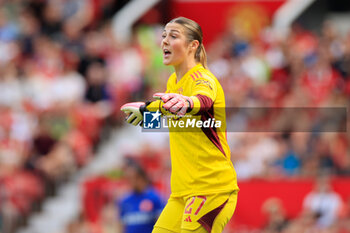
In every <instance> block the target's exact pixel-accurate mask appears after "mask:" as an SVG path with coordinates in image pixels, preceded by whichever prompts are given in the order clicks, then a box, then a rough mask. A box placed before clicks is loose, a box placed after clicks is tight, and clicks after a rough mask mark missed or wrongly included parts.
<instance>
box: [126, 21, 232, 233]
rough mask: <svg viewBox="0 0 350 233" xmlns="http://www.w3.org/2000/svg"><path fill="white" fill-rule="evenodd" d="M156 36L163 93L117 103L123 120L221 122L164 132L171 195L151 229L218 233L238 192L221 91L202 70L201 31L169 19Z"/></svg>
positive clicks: (204, 67)
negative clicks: (153, 115) (165, 73)
mask: <svg viewBox="0 0 350 233" xmlns="http://www.w3.org/2000/svg"><path fill="white" fill-rule="evenodd" d="M162 37H163V40H162V42H161V47H162V50H163V63H164V64H165V65H171V66H173V67H174V69H175V72H174V73H173V74H172V75H171V76H170V78H169V80H168V83H167V90H166V92H165V93H156V94H155V95H154V97H155V98H156V99H157V100H155V101H153V102H151V103H149V102H148V103H147V104H145V103H143V102H136V103H128V104H125V105H123V106H122V108H121V110H122V111H124V112H125V113H127V114H129V116H128V118H127V122H129V123H131V124H134V125H138V124H139V123H140V122H142V120H143V118H142V113H143V112H144V111H156V110H159V111H162V112H163V113H165V111H166V112H167V113H171V114H173V116H178V117H180V120H186V119H187V120H188V119H189V120H191V119H195V120H196V121H202V122H205V121H207V120H215V121H220V122H221V126H220V127H219V128H215V127H210V126H212V125H210V126H209V127H204V124H196V125H195V126H199V130H197V131H196V130H192V129H191V130H188V132H184V130H170V134H169V139H170V152H171V165H172V174H171V195H170V198H169V200H168V203H167V205H166V206H165V208H164V210H163V212H162V213H161V215H160V216H159V219H158V221H157V222H156V224H155V226H154V229H153V233H173V232H178V233H180V232H181V233H190V232H191V233H207V232H209V233H210V232H211V233H219V232H222V231H223V229H224V226H225V225H226V224H227V222H228V221H229V220H230V218H231V217H232V215H233V212H234V210H235V207H236V202H237V193H238V190H239V189H238V186H237V180H236V173H235V171H234V168H233V165H232V163H231V160H230V149H229V147H228V144H227V138H226V123H225V118H226V116H225V97H224V92H223V89H222V87H221V85H220V83H219V82H218V80H217V79H216V78H215V76H214V75H213V74H212V73H211V72H210V71H209V70H208V69H207V65H206V53H205V49H204V46H203V35H202V30H201V27H200V26H199V25H198V24H197V23H196V22H194V21H192V20H190V19H187V18H184V17H179V18H175V19H173V20H171V21H170V22H169V23H168V24H167V25H166V26H165V28H164V31H163V35H162ZM185 115H186V116H185ZM183 116H185V117H183ZM174 120H176V119H174ZM177 120H179V118H177ZM184 126H186V125H185V124H184ZM192 126H193V125H192ZM207 126H208V125H207Z"/></svg>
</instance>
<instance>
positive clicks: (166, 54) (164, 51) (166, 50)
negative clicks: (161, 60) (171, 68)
mask: <svg viewBox="0 0 350 233" xmlns="http://www.w3.org/2000/svg"><path fill="white" fill-rule="evenodd" d="M163 54H164V56H169V55H170V54H171V52H170V51H169V50H168V49H164V50H163Z"/></svg>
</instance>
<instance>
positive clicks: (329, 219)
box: [303, 177, 342, 228]
mask: <svg viewBox="0 0 350 233" xmlns="http://www.w3.org/2000/svg"><path fill="white" fill-rule="evenodd" d="M341 207H342V200H341V197H340V196H339V194H337V193H336V192H334V191H333V190H332V187H331V185H330V183H329V179H328V177H321V178H319V180H317V182H316V184H315V187H314V190H313V191H311V192H310V193H309V194H308V195H307V196H306V197H305V199H304V202H303V208H304V210H305V211H309V212H311V213H312V214H313V215H314V216H315V217H316V218H317V221H316V224H317V226H318V227H320V228H327V227H330V226H332V224H334V223H335V222H336V221H337V219H338V216H339V214H340V211H341Z"/></svg>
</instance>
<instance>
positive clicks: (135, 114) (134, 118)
mask: <svg viewBox="0 0 350 233" xmlns="http://www.w3.org/2000/svg"><path fill="white" fill-rule="evenodd" d="M144 106H146V104H145V103H144V102H132V103H127V104H124V105H123V106H122V107H121V108H120V110H122V111H123V112H125V113H126V114H129V115H128V116H127V118H126V122H128V123H129V124H132V125H135V126H136V125H139V124H140V123H141V124H142V121H143V111H142V108H143V107H144Z"/></svg>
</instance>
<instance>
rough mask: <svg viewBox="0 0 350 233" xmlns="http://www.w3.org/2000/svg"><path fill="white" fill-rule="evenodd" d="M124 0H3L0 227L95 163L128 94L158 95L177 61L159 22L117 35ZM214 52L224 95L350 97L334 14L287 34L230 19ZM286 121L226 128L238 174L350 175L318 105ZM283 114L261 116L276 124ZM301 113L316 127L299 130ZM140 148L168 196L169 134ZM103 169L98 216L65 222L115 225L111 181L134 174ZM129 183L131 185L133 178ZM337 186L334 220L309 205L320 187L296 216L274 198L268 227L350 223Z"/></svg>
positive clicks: (244, 103)
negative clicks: (127, 37)
mask: <svg viewBox="0 0 350 233" xmlns="http://www.w3.org/2000/svg"><path fill="white" fill-rule="evenodd" d="M116 2H119V4H121V3H120V2H122V1H109V0H106V1H83V0H81V1H64V0H61V1H36V0H31V1H24V0H23V1H22V0H16V1H1V3H0V6H1V8H0V53H1V57H0V232H2V233H10V232H14V230H15V229H16V228H18V226H21V225H23V224H25V221H26V219H27V217H28V216H30V214H31V213H32V212H33V211H37V210H39V209H40V206H41V203H42V202H43V200H45V198H46V197H48V196H50V195H54V194H55V190H56V189H57V188H58V187H59V185H60V183H62V182H65V181H66V180H67V179H69V177H70V176H71V175H72V174H74V173H75V172H76V171H77V170H78V169H79V168H81V167H83V166H84V165H85V164H86V163H88V162H89V160H90V159H91V158H92V157H93V156H94V151H95V149H96V147H97V146H98V143H99V142H100V141H101V140H103V139H104V138H105V136H106V134H108V133H106V131H107V130H106V129H109V128H110V127H111V126H113V127H116V128H118V127H121V126H120V125H121V124H120V123H121V122H122V121H123V116H122V115H121V113H120V112H119V107H120V106H121V104H123V103H125V102H128V101H136V100H138V101H139V100H145V99H150V97H151V96H152V94H153V93H154V92H159V91H163V90H165V83H166V81H167V78H168V76H169V74H170V72H171V70H169V68H167V67H164V66H163V65H162V53H161V51H160V49H159V43H160V39H161V36H160V33H161V30H162V27H161V26H160V25H148V26H145V25H143V26H142V25H140V26H138V27H137V28H135V30H134V34H133V39H132V41H130V42H129V43H128V44H121V43H119V42H118V41H117V40H116V39H115V38H114V36H113V33H112V27H111V22H110V18H111V17H112V16H113V14H114V13H115V12H116V11H117V10H118V9H119V8H120V7H121V5H118V4H116ZM202 27H205V25H202ZM207 52H208V58H209V69H210V70H211V71H212V72H213V73H214V74H215V75H216V76H217V77H218V78H219V80H220V82H221V85H222V86H223V88H224V90H225V93H226V98H227V99H226V105H227V106H230V107H259V106H265V107H300V106H303V107H334V106H337V107H349V97H350V96H349V95H350V32H349V33H348V34H347V35H341V34H338V33H337V31H336V30H335V28H334V27H333V26H332V24H331V23H329V22H325V23H324V26H323V28H322V30H321V32H320V33H318V34H317V33H314V32H311V31H307V30H304V29H303V28H302V26H300V25H297V24H295V25H293V27H292V28H291V31H290V34H289V35H288V37H287V38H282V37H280V36H279V35H278V34H276V33H275V32H274V31H272V30H271V29H270V28H269V27H267V28H265V29H264V30H262V32H261V33H260V34H259V36H258V37H251V36H249V35H248V34H247V33H246V32H245V31H244V29H243V28H237V27H236V28H234V29H231V28H228V30H227V31H226V32H225V33H224V34H223V35H221V36H220V37H218V38H217V40H216V41H215V42H214V43H213V44H212V45H211V46H210V47H208V48H207ZM237 116H239V114H237V115H230V116H229V117H228V119H229V123H228V124H239V125H241V127H242V128H241V130H242V131H244V130H245V129H247V130H248V129H249V127H250V125H251V124H252V123H254V122H250V121H247V119H245V118H244V117H237ZM284 120H285V121H286V122H288V123H286V124H287V125H288V127H287V128H286V130H285V131H283V132H259V133H253V132H251V133H242V132H240V133H229V134H228V136H229V143H230V148H231V151H232V155H231V157H232V161H233V163H234V166H235V168H236V172H237V176H238V179H239V180H249V179H252V178H264V179H274V178H281V177H283V178H298V177H311V178H315V179H318V178H319V177H320V176H322V175H340V176H348V175H349V174H350V154H349V149H348V148H349V143H350V141H349V139H350V138H349V136H348V135H347V134H346V133H343V132H333V133H318V132H316V131H315V130H314V129H315V127H317V122H315V121H314V120H313V118H312V116H309V115H305V117H304V118H303V121H302V122H301V121H293V120H291V119H284ZM260 123H261V122H260ZM275 123H276V122H271V121H270V122H269V121H264V124H265V125H266V124H271V128H272V127H273V124H275ZM300 124H303V127H304V128H303V129H305V127H306V128H307V129H309V130H307V131H308V132H295V131H298V127H299V126H300ZM159 148H161V149H159ZM135 153H136V152H134V151H132V150H131V151H130V154H131V155H129V156H131V157H133V158H134V159H135V160H137V161H138V162H139V163H140V164H141V165H142V166H143V167H144V168H145V170H146V171H147V172H148V174H149V175H150V177H151V179H152V180H153V182H154V184H155V187H156V188H157V189H158V190H160V192H161V195H163V196H164V197H166V195H168V193H169V189H168V187H169V185H168V184H167V180H168V176H169V162H170V161H169V152H168V149H167V145H163V146H162V147H159V146H158V147H157V148H153V147H152V145H148V146H144V149H143V150H142V151H141V152H139V151H138V152H137V153H136V154H135ZM164 175H165V177H164ZM106 176H107V177H109V176H110V174H109V176H108V175H106ZM115 177H116V178H115ZM106 179H107V181H105V180H104V181H103V182H105V183H108V184H113V182H115V180H117V182H116V183H114V186H113V185H105V186H103V187H109V188H106V190H105V193H104V190H103V189H102V190H100V191H101V193H102V194H101V195H102V196H103V198H102V201H101V199H99V204H98V205H99V208H98V209H95V208H93V209H94V210H93V211H95V212H97V213H95V214H94V216H96V217H95V218H93V220H91V219H89V218H87V217H86V215H87V214H86V213H82V215H81V216H80V218H79V219H77V220H75V221H73V222H72V223H71V225H70V226H69V227H68V228H67V231H66V232H67V233H68V232H69V233H70V232H74V233H76V232H84V233H85V232H86V233H87V232H89V233H90V232H106V233H107V232H117V231H116V230H115V229H116V228H118V227H117V226H116V224H118V222H119V221H117V218H118V217H117V216H116V214H117V212H118V210H117V208H116V206H115V205H114V204H113V203H114V199H115V198H116V194H115V192H111V191H110V187H118V185H120V186H123V187H124V186H127V184H126V185H125V184H124V183H118V182H120V181H121V180H123V177H122V171H121V170H120V173H119V172H117V175H116V176H114V178H113V179H112V178H106ZM99 188H101V187H100V186H99ZM120 190H124V191H121V192H122V193H125V192H126V191H125V190H127V188H120ZM323 190H324V189H323ZM329 192H330V195H331V197H328V196H326V198H331V200H332V201H331V203H333V204H334V205H333V206H331V207H324V208H326V212H330V211H329V210H330V209H332V211H333V212H332V211H331V212H332V213H331V214H333V215H332V216H331V217H330V220H329V219H327V220H324V221H325V222H321V223H320V222H319V219H320V218H319V217H320V216H317V214H318V215H320V211H321V210H319V209H317V208H316V207H315V208H316V209H313V208H312V207H310V205H312V204H310V203H312V201H311V200H310V199H311V197H309V201H307V200H306V199H305V203H306V204H305V208H306V209H308V210H310V211H311V212H307V211H306V212H303V213H302V214H301V216H300V217H298V218H297V219H293V220H289V221H287V220H286V219H284V218H283V214H281V213H280V212H278V211H282V212H283V210H282V209H283V207H281V206H280V204H279V202H278V200H277V201H276V200H272V201H270V202H268V203H267V204H266V205H265V209H264V210H265V211H266V212H267V213H269V214H270V215H271V219H270V220H271V221H270V224H267V226H266V229H265V230H264V232H298V233H299V232H306V231H307V232H350V223H349V220H347V219H350V206H349V203H350V202H349V200H350V197H349V200H341V198H340V197H339V195H338V194H336V193H334V192H331V191H329ZM117 196H121V193H119V194H117ZM89 200H90V201H92V202H94V201H95V200H94V199H89ZM97 201H98V200H96V202H97ZM345 203H347V205H346V204H345ZM315 205H317V204H315ZM271 206H272V207H271ZM320 208H321V209H322V208H323V207H320ZM327 208H330V209H327ZM99 210H100V211H99ZM269 211H270V212H269ZM312 211H314V212H312ZM322 211H324V210H322ZM322 211H321V212H322ZM310 213H312V214H310ZM90 220H91V221H90ZM232 229H234V226H233V227H232ZM261 231H263V230H261ZM228 232H235V231H234V230H228ZM257 232H259V231H257Z"/></svg>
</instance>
